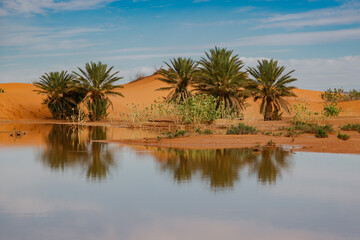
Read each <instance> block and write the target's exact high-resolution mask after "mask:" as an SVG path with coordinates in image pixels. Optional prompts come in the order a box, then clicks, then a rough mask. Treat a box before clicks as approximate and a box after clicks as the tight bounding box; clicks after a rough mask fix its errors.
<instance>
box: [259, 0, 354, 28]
mask: <svg viewBox="0 0 360 240" xmlns="http://www.w3.org/2000/svg"><path fill="white" fill-rule="evenodd" d="M354 23H360V4H359V3H357V2H350V3H347V4H344V5H342V6H340V7H333V8H324V9H319V10H312V11H307V12H301V13H294V14H278V15H275V16H273V17H270V18H267V19H265V20H264V23H263V24H261V25H260V26H258V27H257V28H275V27H285V28H294V27H295V28H299V27H306V26H330V25H349V24H354Z"/></svg>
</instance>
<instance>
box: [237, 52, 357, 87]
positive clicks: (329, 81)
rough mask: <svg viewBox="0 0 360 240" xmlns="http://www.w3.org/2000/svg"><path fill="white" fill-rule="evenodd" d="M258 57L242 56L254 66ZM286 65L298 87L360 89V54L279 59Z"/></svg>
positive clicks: (249, 64)
mask: <svg viewBox="0 0 360 240" xmlns="http://www.w3.org/2000/svg"><path fill="white" fill-rule="evenodd" d="M259 59H262V58H261V57H260V58H242V60H243V61H244V62H245V64H246V65H247V66H250V67H255V66H256V65H257V60H259ZM279 63H280V64H281V65H284V66H285V67H286V72H288V71H290V70H295V72H294V73H293V74H292V75H293V76H294V77H296V78H297V79H298V81H296V82H295V85H296V86H297V87H298V88H303V89H311V90H325V89H327V88H334V87H336V88H339V87H343V88H344V89H345V90H349V89H353V88H355V89H360V82H359V79H360V68H359V67H358V66H360V56H345V57H340V58H328V59H327V58H313V59H289V60H282V59H279Z"/></svg>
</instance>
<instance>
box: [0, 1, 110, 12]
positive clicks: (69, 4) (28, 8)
mask: <svg viewBox="0 0 360 240" xmlns="http://www.w3.org/2000/svg"><path fill="white" fill-rule="evenodd" d="M114 1H116V0H69V1H61V2H60V1H57V0H0V4H1V8H0V16H4V15H8V14H9V13H20V14H44V13H46V12H47V11H49V10H50V11H74V10H84V9H92V8H98V7H103V6H105V5H106V4H108V3H110V2H114Z"/></svg>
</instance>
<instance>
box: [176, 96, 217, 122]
mask: <svg viewBox="0 0 360 240" xmlns="http://www.w3.org/2000/svg"><path fill="white" fill-rule="evenodd" d="M216 105H217V99H216V98H214V97H213V96H207V95H196V96H194V97H190V98H187V99H186V100H184V101H183V102H182V103H181V104H178V105H176V108H177V111H178V113H179V114H180V115H181V116H182V122H184V123H191V124H203V123H212V122H213V121H215V120H216V119H217V118H219V116H220V112H219V111H218V109H217V107H216Z"/></svg>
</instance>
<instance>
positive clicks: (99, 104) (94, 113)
mask: <svg viewBox="0 0 360 240" xmlns="http://www.w3.org/2000/svg"><path fill="white" fill-rule="evenodd" d="M86 107H87V109H88V111H89V118H90V120H91V121H97V120H102V119H105V118H106V117H107V116H108V113H107V109H108V108H109V107H110V103H109V101H108V100H107V99H106V98H100V99H96V100H94V101H88V102H87V104H86Z"/></svg>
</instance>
